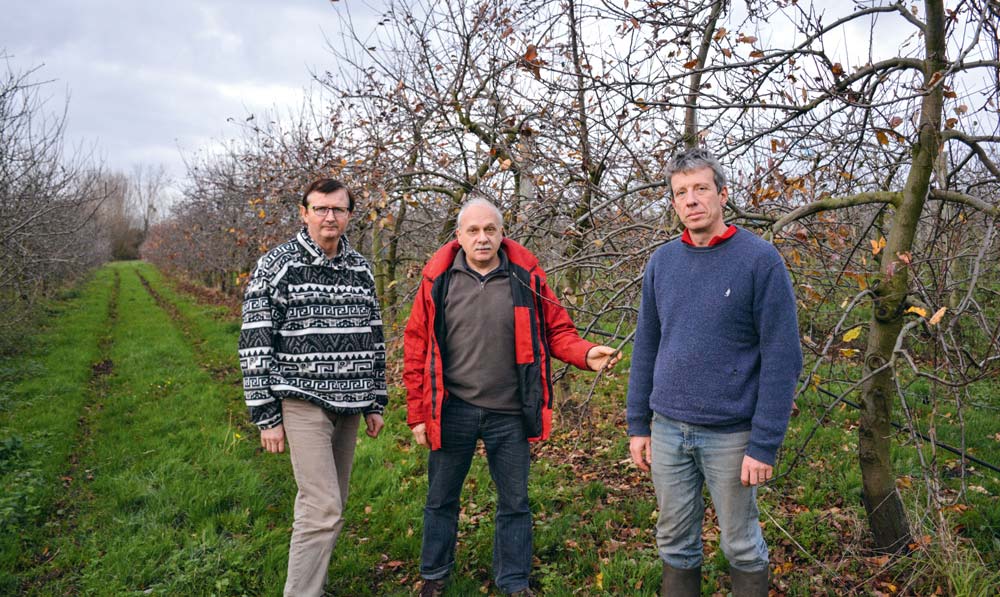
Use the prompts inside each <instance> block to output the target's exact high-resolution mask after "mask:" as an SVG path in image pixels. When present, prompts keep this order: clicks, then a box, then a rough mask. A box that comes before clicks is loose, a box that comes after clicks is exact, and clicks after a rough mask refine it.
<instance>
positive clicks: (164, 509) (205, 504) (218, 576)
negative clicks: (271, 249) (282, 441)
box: [29, 264, 289, 595]
mask: <svg viewBox="0 0 1000 597" xmlns="http://www.w3.org/2000/svg"><path fill="white" fill-rule="evenodd" d="M134 267H135V266H134V265H131V264H116V265H114V266H113V267H112V269H113V270H114V271H119V272H120V273H121V292H120V296H119V301H118V303H119V316H118V318H117V321H116V325H115V326H114V329H113V330H112V334H111V344H110V347H109V353H108V355H109V358H110V360H111V361H112V362H113V364H114V365H113V370H112V372H111V374H110V375H108V376H107V378H106V384H107V385H106V389H107V392H106V395H105V396H103V398H102V400H101V404H102V407H101V408H100V409H99V410H98V411H97V412H96V413H93V414H92V416H91V420H90V438H89V441H88V442H86V445H84V446H83V447H82V451H81V455H80V461H81V464H80V466H81V467H84V468H86V469H87V470H89V471H90V474H91V476H92V478H91V479H88V480H87V481H86V483H87V484H88V490H89V492H90V494H91V495H92V496H93V499H91V500H90V501H88V502H87V503H86V504H84V505H83V506H81V508H80V510H79V512H78V513H77V516H76V523H75V531H74V533H73V534H72V536H55V537H51V544H52V547H51V549H50V551H51V552H52V553H54V554H55V555H54V556H53V557H52V558H51V559H49V560H48V561H46V562H43V563H41V564H39V565H38V566H37V567H36V568H35V569H34V570H33V571H32V572H33V576H34V579H35V580H34V582H32V583H30V584H29V587H30V589H31V590H30V592H31V593H36V594H46V595H47V594H63V593H77V592H79V593H83V594H97V595H121V594H130V593H146V594H162V595H208V594H212V593H216V594H243V593H246V594H264V593H269V592H271V591H272V590H273V587H275V586H278V584H279V582H280V578H279V577H280V571H281V569H282V566H283V564H284V558H285V554H284V553H283V550H282V548H281V546H282V545H283V544H284V543H285V541H284V539H283V537H284V536H285V535H286V533H287V528H285V525H287V524H288V522H289V520H288V519H284V517H275V512H276V510H277V506H276V504H277V503H279V502H280V498H281V495H280V493H279V492H278V491H276V488H274V487H271V486H269V485H267V484H265V483H263V482H262V480H261V477H260V475H259V474H258V472H257V470H256V464H257V461H256V459H254V458H253V454H252V451H251V450H241V449H237V446H236V445H235V444H234V443H233V436H232V432H231V431H230V429H229V426H228V412H227V409H226V401H225V399H224V396H223V394H224V392H223V389H222V388H221V387H220V386H219V384H217V383H215V382H214V380H212V378H211V377H210V376H209V375H208V374H207V373H206V372H205V371H204V370H203V369H201V368H199V367H198V363H197V361H196V359H195V355H194V352H193V350H192V348H191V346H190V345H189V344H188V343H187V342H186V341H185V340H184V338H183V336H182V335H181V334H180V333H179V331H178V330H177V328H176V327H175V326H174V325H173V323H172V322H171V321H170V319H169V318H168V317H167V316H166V314H165V313H164V312H163V310H161V309H160V308H158V307H157V306H156V304H155V303H154V301H153V299H152V297H151V296H150V294H149V293H148V292H146V290H145V289H144V288H143V286H142V284H141V283H140V280H139V278H138V276H137V275H136V273H135V270H134ZM285 549H287V548H285Z"/></svg>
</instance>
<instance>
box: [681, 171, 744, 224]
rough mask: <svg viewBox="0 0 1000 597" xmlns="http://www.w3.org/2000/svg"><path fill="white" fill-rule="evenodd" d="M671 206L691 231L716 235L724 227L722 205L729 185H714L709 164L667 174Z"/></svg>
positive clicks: (727, 196)
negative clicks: (671, 196) (668, 175)
mask: <svg viewBox="0 0 1000 597" xmlns="http://www.w3.org/2000/svg"><path fill="white" fill-rule="evenodd" d="M670 189H671V191H672V192H673V195H674V197H673V203H674V210H676V211H677V215H678V217H680V219H681V222H682V223H683V224H684V226H685V227H686V228H687V229H688V230H689V231H691V233H692V234H711V235H713V236H714V235H718V234H722V233H723V232H725V231H726V224H725V222H724V221H723V219H722V207H723V206H724V205H725V204H726V200H727V199H728V198H729V189H727V188H726V187H722V190H721V191H720V190H719V189H718V188H717V187H716V186H715V178H714V177H713V175H712V169H711V168H709V167H707V166H706V167H704V168H699V169H697V170H692V171H690V172H678V173H676V174H674V175H673V176H671V177H670Z"/></svg>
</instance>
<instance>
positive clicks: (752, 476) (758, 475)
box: [740, 456, 774, 487]
mask: <svg viewBox="0 0 1000 597" xmlns="http://www.w3.org/2000/svg"><path fill="white" fill-rule="evenodd" d="M773 475H774V467H773V466H771V465H769V464H764V463H763V462H761V461H759V460H754V459H753V458H751V457H749V456H744V457H743V466H742V467H740V483H742V484H743V485H744V486H745V487H749V486H751V485H763V484H764V483H766V482H768V481H770V480H771V477H772V476H773Z"/></svg>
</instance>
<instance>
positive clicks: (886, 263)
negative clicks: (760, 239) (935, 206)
mask: <svg viewBox="0 0 1000 597" xmlns="http://www.w3.org/2000/svg"><path fill="white" fill-rule="evenodd" d="M925 7H926V14H927V24H926V38H925V39H926V58H925V60H924V85H925V89H927V91H926V95H925V96H924V98H923V100H922V103H921V109H920V130H919V133H918V137H917V143H916V145H915V146H914V148H913V164H912V165H911V167H910V172H909V175H908V176H907V179H906V185H905V187H904V188H903V194H902V199H901V200H900V202H899V205H897V206H896V212H895V214H894V215H893V218H892V230H891V232H890V234H889V238H888V239H887V241H886V248H885V250H884V251H883V253H882V263H881V277H880V283H879V284H878V285H877V286H876V287H875V288H874V291H875V294H876V298H875V308H874V310H873V313H872V320H871V329H870V330H869V334H868V349H867V352H866V353H865V366H864V374H865V376H866V377H867V376H869V375H871V373H872V372H873V371H876V370H878V369H880V368H881V367H883V366H884V365H886V364H887V363H889V362H890V361H891V360H892V357H893V348H894V346H895V344H896V338H897V336H898V335H899V332H900V330H901V329H902V325H903V311H904V310H905V308H906V294H907V289H908V279H909V270H908V265H907V263H908V261H909V259H908V258H905V257H901V256H905V255H907V254H908V253H909V251H910V250H911V248H912V246H913V238H914V236H915V235H916V231H917V224H918V223H919V219H920V213H921V211H922V210H923V206H924V202H925V200H926V198H927V193H928V190H929V188H930V180H931V176H932V174H933V172H934V164H935V160H936V159H937V154H938V151H939V145H940V143H941V112H942V103H943V94H942V85H941V84H940V82H939V80H938V79H939V78H940V77H941V76H942V75H943V71H944V68H945V25H944V6H943V3H942V0H926V2H925ZM893 375H894V371H893V369H892V367H891V366H890V367H886V368H885V369H882V370H881V371H879V372H878V373H877V374H875V375H872V376H871V377H870V378H869V379H868V380H867V381H866V382H865V383H864V385H863V386H862V392H863V395H862V405H863V408H862V411H861V420H860V425H859V429H858V440H859V441H858V458H859V460H860V464H861V479H862V499H863V501H864V505H865V509H866V510H867V511H868V524H869V526H870V527H871V530H872V535H873V538H874V541H875V548H876V549H877V550H878V551H882V552H896V551H899V550H902V549H904V548H906V546H907V545H908V544H909V542H910V529H909V524H908V522H907V520H906V512H905V511H904V510H903V504H902V501H901V500H900V497H899V493H898V492H897V491H896V478H895V474H894V473H893V470H892V461H891V456H890V446H891V440H892V428H891V425H890V420H891V419H890V417H891V415H892V404H893V396H894V394H895V384H894V381H893Z"/></svg>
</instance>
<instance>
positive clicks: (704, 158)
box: [663, 147, 726, 192]
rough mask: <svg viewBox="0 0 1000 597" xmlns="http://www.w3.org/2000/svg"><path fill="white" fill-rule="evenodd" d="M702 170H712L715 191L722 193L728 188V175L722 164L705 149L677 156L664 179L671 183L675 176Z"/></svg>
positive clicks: (683, 152)
mask: <svg viewBox="0 0 1000 597" xmlns="http://www.w3.org/2000/svg"><path fill="white" fill-rule="evenodd" d="M702 168H711V169H712V178H714V179H715V190H716V191H720V192H721V191H722V188H723V187H724V186H726V173H725V171H723V169H722V164H720V163H719V159H718V158H716V157H715V156H714V155H713V154H712V152H710V151H709V150H707V149H705V148H704V147H695V148H694V149H687V150H685V151H682V152H680V153H678V154H677V155H675V156H674V157H673V159H671V160H670V162H668V163H667V166H666V167H665V168H664V169H663V178H664V179H665V180H666V181H667V182H668V183H669V182H670V179H671V178H673V177H674V174H677V173H678V172H692V171H694V170H701V169H702Z"/></svg>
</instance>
